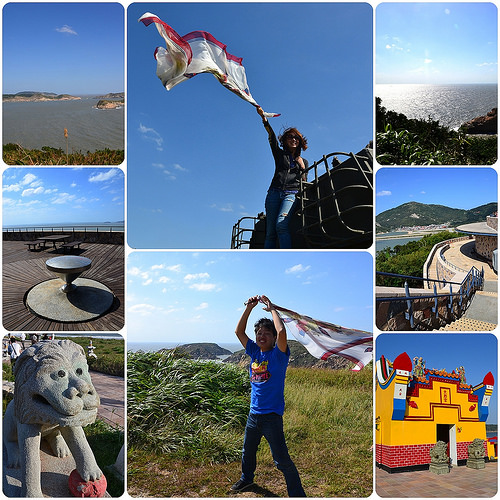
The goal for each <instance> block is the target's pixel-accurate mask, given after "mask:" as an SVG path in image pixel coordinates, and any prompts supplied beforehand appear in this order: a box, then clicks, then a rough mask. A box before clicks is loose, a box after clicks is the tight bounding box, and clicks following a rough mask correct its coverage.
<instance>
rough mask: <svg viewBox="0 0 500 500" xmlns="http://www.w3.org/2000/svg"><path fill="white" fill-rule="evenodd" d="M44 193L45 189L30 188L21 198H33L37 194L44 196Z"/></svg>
mask: <svg viewBox="0 0 500 500" xmlns="http://www.w3.org/2000/svg"><path fill="white" fill-rule="evenodd" d="M43 191H44V189H43V187H42V186H40V187H37V188H36V189H33V188H28V189H25V190H24V191H23V192H22V194H21V196H33V195H36V194H42V193H43Z"/></svg>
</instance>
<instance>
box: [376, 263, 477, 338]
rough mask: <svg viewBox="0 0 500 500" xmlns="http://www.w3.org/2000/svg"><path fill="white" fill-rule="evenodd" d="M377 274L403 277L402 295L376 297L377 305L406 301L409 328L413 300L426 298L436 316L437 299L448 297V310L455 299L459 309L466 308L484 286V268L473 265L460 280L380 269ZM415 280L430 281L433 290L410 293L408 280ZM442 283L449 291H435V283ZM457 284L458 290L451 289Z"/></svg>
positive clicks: (411, 319)
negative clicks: (423, 292)
mask: <svg viewBox="0 0 500 500" xmlns="http://www.w3.org/2000/svg"><path fill="white" fill-rule="evenodd" d="M376 274H377V276H387V277H393V278H400V279H405V280H406V281H405V284H404V287H403V288H404V291H405V295H404V297H376V299H375V300H376V304H377V307H378V306H379V305H380V304H382V303H384V302H406V310H405V318H406V319H407V320H408V321H409V322H410V328H411V329H414V328H415V318H414V314H413V302H414V301H415V300H427V301H429V302H430V303H431V304H432V309H431V310H432V312H433V313H434V314H435V315H436V318H437V317H438V299H441V300H442V299H443V298H448V303H447V307H448V309H449V310H452V308H453V302H454V300H457V302H458V305H459V306H460V310H461V311H465V310H467V308H468V307H469V305H470V303H471V301H472V299H473V297H474V294H475V293H476V291H477V290H482V289H483V286H484V269H481V271H479V269H477V268H476V267H475V266H473V267H472V268H471V269H470V270H469V272H468V273H467V275H466V276H465V278H464V279H463V280H462V281H461V282H454V281H447V280H440V279H431V278H421V277H418V276H407V275H401V274H394V273H385V272H381V271H377V273H376ZM410 279H411V280H417V281H422V282H427V283H429V282H431V283H433V285H434V290H433V293H432V294H425V295H424V294H417V295H411V294H410V287H409V286H408V280H410ZM438 283H439V284H442V285H443V286H449V287H450V291H449V293H439V294H438V292H437V286H436V284H438ZM454 285H456V286H458V290H456V291H455V292H454V291H453V286H454Z"/></svg>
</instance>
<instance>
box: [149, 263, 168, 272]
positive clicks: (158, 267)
mask: <svg viewBox="0 0 500 500" xmlns="http://www.w3.org/2000/svg"><path fill="white" fill-rule="evenodd" d="M164 267H165V266H164V265H163V264H154V265H152V266H151V271H156V270H157V269H163V268H164Z"/></svg>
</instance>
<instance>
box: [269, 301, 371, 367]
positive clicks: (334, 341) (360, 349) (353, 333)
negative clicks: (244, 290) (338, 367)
mask: <svg viewBox="0 0 500 500" xmlns="http://www.w3.org/2000/svg"><path fill="white" fill-rule="evenodd" d="M274 307H275V309H276V310H277V312H278V314H279V315H280V317H281V319H282V321H283V323H284V324H285V327H286V328H288V331H289V332H290V333H292V335H293V336H294V337H295V338H296V339H297V340H298V341H299V342H300V343H301V344H302V345H303V346H304V347H305V348H306V349H307V350H308V351H309V353H310V354H312V355H313V356H314V357H315V358H318V359H323V360H326V359H328V358H329V357H330V356H332V355H334V354H336V355H337V356H342V357H343V358H347V359H348V360H349V361H352V362H353V363H355V364H356V366H355V367H354V368H353V371H359V370H361V369H362V368H363V367H364V366H365V365H367V364H368V363H369V362H370V361H371V360H372V358H373V334H372V333H370V332H364V331H361V330H353V329H350V328H344V327H342V326H338V325H334V324H331V323H326V322H324V321H318V320H315V319H312V318H310V317H309V316H303V315H301V314H298V313H296V312H294V311H290V310H289V309H285V308H283V307H279V306H276V305H275V306H274Z"/></svg>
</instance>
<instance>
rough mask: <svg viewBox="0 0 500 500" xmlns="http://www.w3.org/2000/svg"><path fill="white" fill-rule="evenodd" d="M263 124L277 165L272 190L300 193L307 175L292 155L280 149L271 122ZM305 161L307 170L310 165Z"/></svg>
mask: <svg viewBox="0 0 500 500" xmlns="http://www.w3.org/2000/svg"><path fill="white" fill-rule="evenodd" d="M263 123H264V127H265V129H266V130H267V133H268V135H269V144H270V146H271V151H272V153H273V157H274V164H275V170H274V176H273V180H272V181H271V185H270V188H274V189H280V190H282V191H298V190H299V187H300V178H301V177H302V175H304V174H305V173H304V171H303V170H302V169H301V168H300V166H299V164H298V162H297V161H295V160H294V159H293V158H292V155H291V154H290V153H287V152H285V151H283V149H281V148H280V145H279V142H278V139H277V138H276V135H275V133H274V130H273V129H272V127H271V125H270V124H269V122H268V121H267V120H266V121H264V122H263ZM303 161H304V165H305V167H306V169H307V167H308V166H309V164H308V162H307V160H306V159H303ZM305 175H307V174H305Z"/></svg>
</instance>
